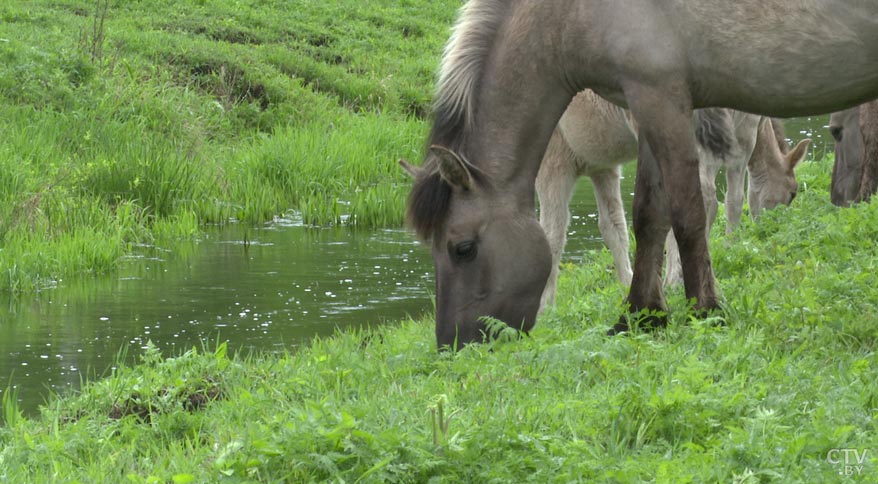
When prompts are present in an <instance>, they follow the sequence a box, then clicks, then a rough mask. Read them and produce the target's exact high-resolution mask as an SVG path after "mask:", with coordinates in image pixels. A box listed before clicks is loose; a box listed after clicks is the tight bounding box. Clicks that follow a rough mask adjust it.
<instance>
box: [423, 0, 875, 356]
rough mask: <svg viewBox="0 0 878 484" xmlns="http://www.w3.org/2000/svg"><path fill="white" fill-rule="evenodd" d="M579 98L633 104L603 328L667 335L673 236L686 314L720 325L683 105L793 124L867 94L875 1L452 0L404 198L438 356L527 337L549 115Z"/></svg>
mask: <svg viewBox="0 0 878 484" xmlns="http://www.w3.org/2000/svg"><path fill="white" fill-rule="evenodd" d="M814 65H817V66H820V68H819V69H813V68H812V66H814ZM587 88H588V89H592V90H594V91H595V92H596V93H597V94H599V95H600V96H601V97H603V98H605V99H607V100H609V101H611V102H613V103H614V104H617V105H619V106H622V107H626V108H628V109H629V110H630V111H631V114H632V116H633V117H634V119H635V120H636V122H637V129H638V140H639V143H638V163H637V174H636V177H635V188H634V191H635V194H634V203H633V229H634V236H635V240H636V243H637V244H636V245H637V246H636V250H635V255H634V268H633V276H632V279H631V286H630V289H629V292H628V296H627V298H626V304H627V308H628V310H627V311H626V314H623V315H621V316H620V318H619V320H618V322H616V323H615V324H614V325H613V326H612V327H611V328H610V330H609V331H608V334H611V335H614V334H619V333H624V332H627V331H629V330H630V329H631V327H632V326H634V327H639V328H642V329H655V328H660V327H663V326H665V325H666V324H667V308H666V303H665V299H664V293H663V290H662V282H661V272H662V271H661V266H662V260H663V257H664V247H663V246H664V241H665V237H666V235H667V234H668V232H669V230H671V229H672V228H673V231H674V235H675V237H676V240H677V243H678V245H679V248H680V255H681V260H682V267H683V283H684V290H685V295H686V298H687V299H688V300H690V301H694V303H693V305H692V310H693V311H694V312H695V314H696V315H699V316H700V315H704V314H720V315H721V314H722V311H721V307H720V298H719V296H718V294H717V290H716V281H715V277H714V273H713V268H712V264H711V260H710V252H709V249H708V243H707V236H706V228H707V216H706V211H705V208H704V203H703V198H702V195H701V188H700V183H699V175H698V153H697V149H696V144H697V143H696V139H695V133H694V131H693V129H692V112H693V110H694V109H697V108H709V107H724V108H731V109H737V110H740V111H746V112H751V113H754V114H760V115H765V116H775V117H793V116H804V115H810V114H816V113H825V112H831V111H836V110H840V109H846V108H848V107H850V106H854V105H857V104H861V103H863V102H865V101H868V100H870V99H873V98H876V97H878V3H876V2H819V1H816V0H792V1H791V0H759V1H757V0H740V1H737V2H729V1H727V0H662V1H659V0H469V1H468V2H467V3H465V4H464V5H463V7H462V10H461V12H460V14H459V16H458V19H457V21H456V23H455V25H454V27H453V29H452V33H451V37H450V40H449V41H448V43H447V44H446V46H445V49H444V52H443V55H442V60H441V63H440V67H439V74H438V79H437V84H436V92H435V94H434V102H433V108H432V114H431V118H432V121H431V127H430V132H429V134H428V138H427V139H428V142H427V146H428V148H427V150H426V153H425V156H424V161H423V163H422V171H423V174H422V175H420V176H419V177H418V179H417V180H416V181H415V182H414V184H413V187H412V190H411V192H410V193H409V197H408V200H407V215H406V217H407V220H408V223H409V225H410V226H411V227H412V228H413V229H414V231H415V233H416V235H417V236H418V237H419V238H420V239H422V240H424V241H425V242H426V241H429V242H428V243H429V244H430V246H431V253H432V258H433V264H434V268H435V284H436V288H435V292H436V341H437V344H438V346H439V348H447V347H450V348H452V349H458V348H461V347H462V346H463V345H465V344H467V343H469V342H475V341H482V340H484V338H485V335H486V332H487V331H488V325H489V322H490V326H491V327H492V328H493V327H495V326H496V325H495V322H496V321H502V322H504V323H506V324H507V325H509V326H510V327H512V328H516V329H519V330H520V331H523V332H525V333H526V332H528V331H530V330H531V329H532V328H533V326H534V324H535V322H536V316H537V311H538V309H539V306H540V296H541V294H542V292H543V288H544V287H545V285H546V281H547V280H548V278H549V275H550V273H551V268H552V255H551V250H550V248H549V244H548V241H547V240H546V236H545V233H544V231H543V229H542V228H541V227H540V225H539V222H538V221H537V218H536V214H535V210H534V207H535V186H534V182H535V180H536V176H537V173H538V171H539V167H540V162H541V161H542V156H543V154H544V153H545V151H546V147H547V145H548V143H549V139H550V138H551V135H552V132H553V131H554V129H555V127H556V125H557V124H558V121H559V120H560V118H561V115H562V114H563V112H564V110H565V109H566V108H567V105H568V104H569V103H570V101H571V100H572V99H573V97H574V96H575V95H576V93H578V92H580V91H582V90H584V89H587Z"/></svg>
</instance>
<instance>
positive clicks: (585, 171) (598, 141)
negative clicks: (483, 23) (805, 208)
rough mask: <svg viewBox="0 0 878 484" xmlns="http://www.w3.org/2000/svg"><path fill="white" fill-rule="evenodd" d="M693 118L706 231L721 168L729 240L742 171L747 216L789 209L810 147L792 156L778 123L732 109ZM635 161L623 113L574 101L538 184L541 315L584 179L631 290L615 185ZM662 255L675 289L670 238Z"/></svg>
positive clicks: (587, 95) (593, 99) (677, 272)
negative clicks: (544, 275) (545, 264)
mask: <svg viewBox="0 0 878 484" xmlns="http://www.w3.org/2000/svg"><path fill="white" fill-rule="evenodd" d="M695 117H696V119H695V123H696V124H697V126H696V128H695V129H696V133H697V139H698V152H699V159H700V161H701V165H700V167H699V168H700V170H699V171H700V178H701V190H702V194H703V196H704V200H705V210H706V212H707V215H708V222H709V224H710V225H712V223H713V220H714V219H715V217H716V211H717V199H716V183H715V179H716V176H717V174H718V172H719V169H720V168H721V167H725V168H726V182H727V187H728V190H727V192H726V200H725V205H726V216H727V217H728V224H727V226H726V228H727V231H728V232H731V230H732V229H733V228H734V227H736V226H737V225H738V223H739V222H740V218H741V212H742V209H743V205H744V171H745V169H748V168H749V171H750V190H749V192H750V211H751V215H752V216H754V217H756V216H757V215H758V213H759V212H760V211H761V210H763V209H770V208H772V207H774V206H776V205H779V204H788V203H789V202H790V201H792V198H793V197H794V196H795V191H796V187H797V184H796V177H795V173H794V171H793V170H794V168H795V167H796V165H797V164H798V163H799V162H800V161H801V160H802V158H804V155H805V153H806V150H807V146H808V144H809V143H810V140H802V141H801V142H800V143H799V144H798V145H796V147H795V148H794V149H793V151H792V152H790V151H789V147H788V146H787V144H786V140H785V139H784V136H783V127H782V125H781V124H780V122H778V121H774V120H770V119H769V118H765V117H761V116H756V115H752V114H746V113H742V112H739V111H732V110H729V109H710V110H699V111H696V116H695ZM636 156H637V136H636V127H635V124H634V121H633V118H632V117H631V115H630V113H629V112H628V111H626V110H624V109H622V108H619V107H617V106H615V105H613V104H610V103H609V102H607V101H604V100H603V99H602V98H600V97H599V96H597V95H596V94H594V92H592V91H590V90H585V91H582V92H580V93H579V94H578V95H577V96H576V97H574V98H573V101H572V102H571V103H570V105H569V106H568V107H567V110H566V111H565V112H564V115H563V116H562V117H561V120H560V122H559V123H558V126H557V128H556V129H555V132H554V133H553V134H552V138H551V140H550V141H549V146H548V148H547V150H546V154H545V155H544V157H543V162H542V165H541V167H540V171H539V174H538V176H537V180H536V189H537V194H538V196H539V199H540V225H541V226H542V227H543V229H544V230H545V232H546V236H547V238H548V240H549V247H550V249H551V251H552V264H553V265H552V272H551V273H550V275H549V280H548V282H547V283H546V288H545V289H544V291H543V296H542V300H541V307H545V306H547V305H551V304H552V303H553V302H554V297H555V289H556V283H557V278H558V264H559V262H560V259H561V253H562V252H563V250H564V245H565V243H566V239H567V227H568V224H569V218H570V212H569V204H570V197H571V195H572V194H573V189H574V186H575V183H576V180H577V178H579V177H581V176H584V175H587V176H588V177H589V178H591V181H592V184H593V186H594V190H595V199H596V201H597V205H598V228H599V229H600V232H601V237H602V238H603V239H604V243H606V244H607V247H608V248H609V249H610V252H611V253H612V255H613V261H614V265H615V268H616V276H617V277H618V278H619V281H620V282H621V283H622V284H624V285H625V286H628V285H630V284H631V275H632V272H631V263H630V261H629V256H628V227H627V223H626V220H625V211H624V209H623V207H622V195H621V192H620V177H621V171H622V164H624V163H626V162H628V161H631V160H633V159H634V158H635V157H636ZM748 160H749V162H748ZM748 164H749V167H748ZM667 250H668V256H667V257H668V258H667V268H666V276H665V284H666V285H677V284H680V283H681V282H682V276H683V274H682V270H681V266H680V257H679V252H678V250H677V245H676V240H675V239H674V237H673V233H669V235H668V239H667Z"/></svg>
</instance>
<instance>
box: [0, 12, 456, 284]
mask: <svg viewBox="0 0 878 484" xmlns="http://www.w3.org/2000/svg"><path fill="white" fill-rule="evenodd" d="M460 4H461V2H460V1H458V0H454V1H452V0H446V1H439V2H427V1H422V0H419V1H403V2H400V1H391V0H361V1H357V2H354V3H351V2H313V1H302V2H294V3H293V4H290V2H285V1H281V0H242V1H236V2H223V1H211V0H184V1H177V0H173V1H172V0H159V1H116V0H113V1H110V0H61V1H55V0H52V1H49V0H29V1H16V2H3V4H2V5H0V133H2V136H0V291H10V290H11V291H15V292H18V291H32V290H39V289H41V288H43V287H47V286H52V285H54V284H56V283H57V281H58V280H61V279H64V278H69V277H76V276H77V275H81V274H87V273H101V272H107V271H111V270H112V269H113V268H114V266H115V264H116V262H117V261H118V260H119V258H120V256H122V255H124V254H126V253H128V252H129V251H130V250H131V247H132V245H133V244H144V243H145V244H166V245H167V244H172V243H173V241H174V240H175V239H179V238H193V237H197V236H198V234H199V227H200V226H202V225H204V224H217V223H219V224H223V223H227V222H229V221H235V220H237V221H241V222H244V223H259V222H263V221H266V220H270V219H271V218H272V217H273V216H275V215H278V214H281V213H283V212H285V211H288V210H297V211H299V212H301V214H302V216H303V219H304V220H305V221H306V223H309V224H315V225H326V224H348V225H352V226H366V227H368V226H386V225H399V224H400V223H401V222H402V214H403V207H402V205H403V200H404V197H405V193H406V191H407V187H408V185H409V184H408V181H407V180H406V178H405V176H404V175H403V173H402V172H401V170H400V169H399V167H398V166H397V165H396V160H397V159H398V158H400V157H407V158H413V159H417V158H419V155H420V152H421V146H422V144H423V139H424V136H425V133H426V131H425V121H424V118H425V117H426V115H427V112H428V110H429V102H430V96H431V86H432V84H433V77H434V71H435V68H436V65H437V63H438V57H439V54H440V52H441V47H442V44H443V43H444V41H445V39H446V37H447V31H448V26H449V25H450V23H451V21H452V18H453V16H454V13H455V11H456V9H457V7H458V6H459V5H460Z"/></svg>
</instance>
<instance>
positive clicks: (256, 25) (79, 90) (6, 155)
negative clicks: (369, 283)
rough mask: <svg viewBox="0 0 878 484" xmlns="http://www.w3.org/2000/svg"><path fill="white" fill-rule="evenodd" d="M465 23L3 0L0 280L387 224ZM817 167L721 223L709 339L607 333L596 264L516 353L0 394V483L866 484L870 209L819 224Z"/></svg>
mask: <svg viewBox="0 0 878 484" xmlns="http://www.w3.org/2000/svg"><path fill="white" fill-rule="evenodd" d="M459 4H460V2H459V1H448V2H443V1H440V2H427V1H423V0H394V1H391V0H359V1H357V2H314V1H305V0H302V1H299V2H294V3H293V4H292V5H291V3H290V2H282V1H280V0H239V1H236V2H221V1H218V0H173V1H172V0H151V1H137V0H131V1H124V2H122V1H118V2H117V1H108V0H99V1H87V0H53V1H48V0H46V1H37V0H33V1H20V2H5V3H3V4H2V5H0V123H2V124H0V132H2V136H0V281H2V282H0V289H2V290H13V291H28V290H33V289H38V288H41V287H44V286H46V285H49V284H52V283H53V282H54V281H57V280H58V279H60V278H63V277H71V276H76V275H77V274H82V273H90V272H103V271H109V270H112V267H113V265H114V263H115V261H116V260H117V259H118V258H119V257H120V256H121V255H122V254H124V253H126V252H127V251H128V250H130V247H131V246H132V244H135V243H152V244H157V243H158V244H162V243H171V241H173V240H175V239H179V238H191V237H197V236H198V231H199V227H200V226H201V225H202V224H205V223H226V222H227V221H229V220H240V221H244V222H248V223H255V222H259V221H263V220H267V219H270V218H271V217H272V216H273V215H274V214H277V213H280V212H283V211H285V210H288V209H295V210H300V211H301V212H302V213H303V216H304V217H305V219H306V220H308V221H309V223H315V224H329V223H347V224H351V225H366V226H368V225H383V224H397V223H399V222H400V220H399V218H400V214H401V213H402V209H401V203H402V197H403V194H404V193H405V187H406V180H405V179H404V176H403V175H402V174H401V173H399V172H398V168H397V167H396V166H395V160H396V158H398V157H401V156H406V157H417V154H418V153H419V151H420V145H421V143H422V138H423V136H424V134H425V130H424V126H425V125H424V121H423V116H424V114H425V111H426V109H427V103H428V102H429V86H430V85H431V83H432V72H433V69H434V66H435V64H436V59H437V58H438V55H439V50H440V49H441V44H442V42H443V41H444V39H445V37H446V32H447V27H448V25H449V23H450V22H451V17H452V16H453V12H454V10H455V7H456V6H457V5H459ZM828 172H829V170H828V168H827V166H825V163H808V164H806V166H804V167H803V168H802V169H801V175H800V180H801V181H802V184H803V188H804V189H803V190H802V192H801V194H800V196H799V197H797V199H796V200H795V202H794V203H793V205H792V206H791V207H788V208H780V209H776V210H774V211H771V212H769V213H767V214H766V215H764V216H763V217H762V218H761V219H760V221H759V223H758V224H754V223H750V222H745V223H744V224H743V226H742V227H741V229H740V230H738V231H736V233H735V234H734V235H733V236H730V237H725V236H723V235H721V234H723V233H724V230H723V227H722V226H719V227H716V228H715V229H714V233H713V240H712V248H713V250H714V251H713V257H714V262H715V268H716V272H717V275H718V278H719V284H720V286H721V289H722V291H723V294H724V295H725V303H726V309H727V317H728V321H729V324H728V325H727V326H717V325H715V324H714V323H715V321H713V320H704V321H700V320H692V319H690V318H689V316H688V313H687V311H686V308H687V303H686V301H685V300H684V299H683V297H682V296H681V295H680V294H677V293H674V294H672V295H671V296H670V298H669V303H670V307H671V311H672V313H671V315H672V324H671V325H670V327H669V328H668V329H666V330H662V331H659V332H657V333H655V334H633V335H629V336H626V337H616V338H609V337H606V336H604V332H605V330H606V328H607V327H608V326H609V325H610V324H611V323H612V322H613V321H614V320H615V319H616V318H617V317H618V315H619V314H620V313H621V312H622V306H621V301H622V299H623V296H624V293H623V289H622V288H621V287H619V286H618V284H617V283H616V282H615V279H614V276H613V271H612V270H611V263H612V262H611V258H610V257H609V254H608V253H607V252H606V251H596V252H593V253H590V254H589V255H588V257H587V259H586V260H585V261H584V263H583V264H581V265H578V266H575V267H574V266H566V267H565V268H564V271H563V273H562V277H561V281H560V287H559V295H558V304H557V306H556V307H555V308H553V309H551V310H550V311H548V312H547V313H546V314H544V315H543V316H542V317H541V318H540V321H539V323H538V325H537V327H536V329H535V331H534V332H533V334H532V335H531V336H530V337H525V338H521V339H519V338H516V337H513V336H510V334H509V333H508V332H507V331H503V330H500V331H499V332H498V335H497V338H496V339H495V340H494V341H492V342H491V343H489V344H485V345H474V346H470V347H467V348H466V349H464V350H463V351H461V352H459V353H443V354H437V352H436V348H435V342H434V339H433V332H432V327H431V322H430V321H428V320H424V321H404V322H401V323H399V324H397V325H388V326H382V327H377V328H374V329H371V330H359V331H348V332H342V333H339V334H338V335H336V336H334V337H332V338H329V339H317V340H315V341H313V342H311V343H310V344H309V345H307V347H305V348H303V349H301V350H300V351H297V352H296V353H295V354H289V355H284V356H280V357H278V356H269V355H258V354H257V355H246V356H245V355H231V354H228V353H227V349H226V347H225V346H224V345H222V344H220V345H217V346H216V347H212V348H207V349H193V350H191V351H189V352H187V353H185V354H181V355H162V354H160V353H159V351H158V350H156V349H151V350H148V351H146V352H145V354H144V355H143V357H142V361H141V364H139V365H137V366H134V367H130V366H125V365H123V364H121V363H120V364H119V365H117V366H118V369H117V370H115V371H114V372H113V374H112V375H111V376H109V377H108V378H105V379H102V380H98V381H94V382H89V383H87V384H86V385H84V386H83V388H82V390H81V392H79V393H77V394H75V395H69V396H65V397H63V398H53V399H51V400H50V403H48V404H47V405H46V406H44V407H43V409H42V411H41V414H40V415H39V416H38V417H35V418H32V419H31V418H24V417H23V416H22V414H21V412H20V410H19V408H18V407H17V405H16V400H15V396H14V393H13V392H10V391H7V392H5V393H4V401H3V405H2V410H3V412H2V414H3V417H4V420H5V425H4V426H3V427H0V480H2V481H3V482H83V483H84V482H128V483H167V482H171V483H178V484H182V483H201V482H204V483H208V482H209V483H214V482H327V481H329V482H437V483H438V482H523V481H533V482H576V481H579V482H669V483H671V482H673V483H682V482H736V483H756V482H784V483H787V482H803V483H811V482H835V481H837V480H841V479H844V478H849V480H851V481H853V482H871V481H874V480H875V478H876V475H878V461H876V457H878V428H876V427H878V425H876V421H878V420H876V416H878V389H876V386H875V384H874V382H875V381H876V379H878V359H876V354H875V348H876V343H878V329H876V326H875V321H876V320H878V314H876V311H878V310H876V307H875V304H874V301H878V271H876V270H875V267H876V265H878V249H876V244H875V241H876V240H878V207H876V206H875V205H859V206H856V207H853V208H850V209H837V208H834V207H832V206H830V205H829V203H828V198H829V196H828V193H827V187H828V184H829V182H828V175H827V173H828ZM720 225H721V224H720ZM169 356H170V358H167V357H169ZM120 361H124V358H122V357H121V356H120ZM836 449H837V450H836ZM842 450H847V451H850V452H842ZM833 452H835V453H833ZM851 452H855V454H854V453H851ZM846 455H847V456H849V457H850V460H849V461H848V462H847V463H845V462H844V461H843V457H844V456H846ZM859 456H864V457H865V459H864V460H863V461H862V462H861V463H860V462H857V461H856V459H858V458H859ZM840 458H841V460H840ZM845 464H848V465H850V466H851V467H845ZM856 466H860V467H856Z"/></svg>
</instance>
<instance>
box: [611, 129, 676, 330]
mask: <svg viewBox="0 0 878 484" xmlns="http://www.w3.org/2000/svg"><path fill="white" fill-rule="evenodd" d="M642 135H643V133H642V132H641V133H640V136H641V137H640V141H639V143H638V156H637V175H636V178H635V180H634V208H633V211H632V212H633V215H632V216H633V223H634V238H635V239H636V240H637V248H636V249H635V251H634V273H633V276H632V278H631V289H630V290H629V292H628V306H629V310H630V311H631V313H637V312H638V311H641V310H644V309H646V310H658V311H665V300H664V295H663V294H662V282H661V277H662V275H661V268H662V259H663V257H664V241H665V236H666V235H667V234H668V231H669V230H670V228H671V221H670V219H669V218H668V209H667V199H666V197H665V194H664V191H663V190H662V180H661V171H660V169H659V166H658V162H657V161H656V160H655V158H654V157H653V155H652V151H651V150H650V148H649V144H648V143H647V142H646V138H644V137H642ZM629 317H630V316H629ZM629 317H626V316H622V318H620V319H619V322H618V323H616V324H615V325H614V326H613V327H612V328H611V329H610V330H609V331H608V334H610V335H614V334H618V333H621V332H624V331H628V330H629V324H628V318H629ZM641 321H642V324H643V326H644V327H661V326H664V325H665V324H666V323H667V319H666V317H664V316H662V315H656V314H652V315H645V316H643V318H642V320H641Z"/></svg>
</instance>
